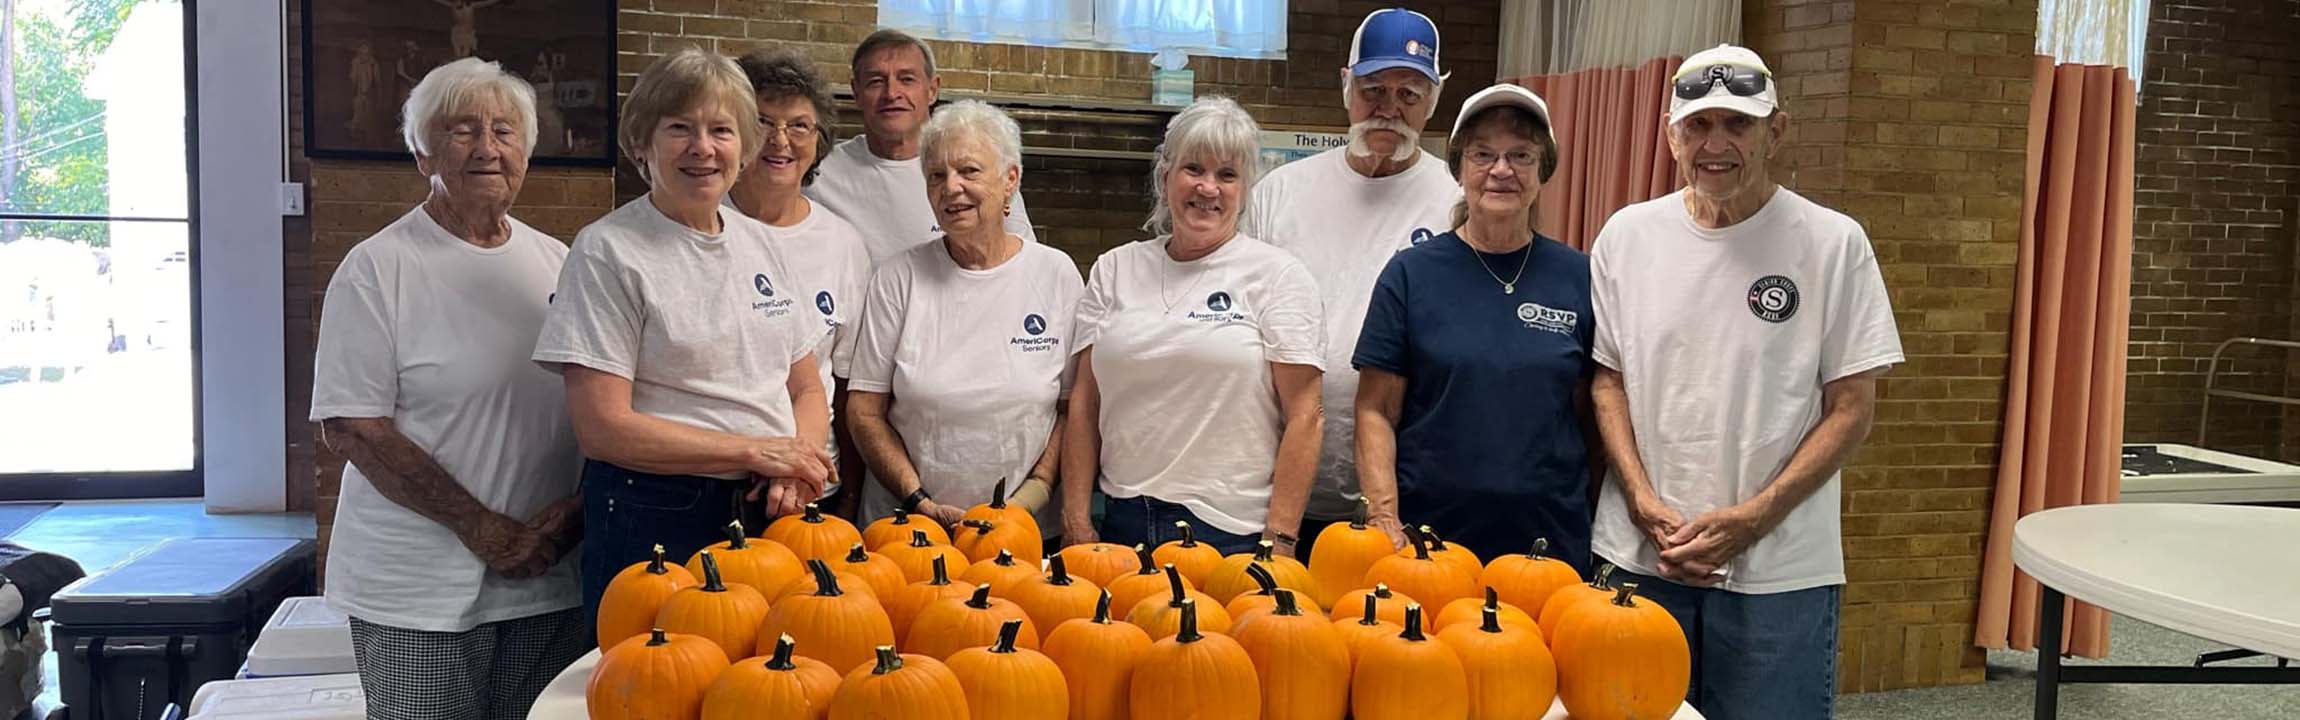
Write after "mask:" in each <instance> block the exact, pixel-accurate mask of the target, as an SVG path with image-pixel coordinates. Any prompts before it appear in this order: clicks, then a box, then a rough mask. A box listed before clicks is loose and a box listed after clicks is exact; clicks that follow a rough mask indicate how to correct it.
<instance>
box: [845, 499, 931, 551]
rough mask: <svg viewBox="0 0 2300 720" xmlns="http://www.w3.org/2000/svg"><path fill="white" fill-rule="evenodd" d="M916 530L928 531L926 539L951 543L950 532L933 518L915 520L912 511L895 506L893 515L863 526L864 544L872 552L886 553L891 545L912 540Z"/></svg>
mask: <svg viewBox="0 0 2300 720" xmlns="http://www.w3.org/2000/svg"><path fill="white" fill-rule="evenodd" d="M914 532H922V533H926V539H928V540H932V541H934V543H935V544H937V545H949V544H950V532H949V531H947V530H944V529H942V526H941V525H937V524H935V523H934V521H932V520H914V519H912V518H911V515H910V513H908V512H905V511H903V509H902V508H895V509H894V514H893V515H889V516H886V517H882V518H879V519H878V520H877V521H875V522H872V523H871V524H870V525H868V526H865V527H864V528H863V531H862V537H863V545H865V546H867V547H869V548H870V549H871V552H875V553H884V552H886V549H887V548H888V547H889V546H893V545H901V544H904V543H908V542H910V535H911V533H914Z"/></svg>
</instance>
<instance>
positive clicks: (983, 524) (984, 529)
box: [958, 520, 998, 535]
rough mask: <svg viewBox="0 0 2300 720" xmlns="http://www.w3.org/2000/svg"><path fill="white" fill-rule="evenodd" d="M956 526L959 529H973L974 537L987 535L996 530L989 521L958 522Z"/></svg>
mask: <svg viewBox="0 0 2300 720" xmlns="http://www.w3.org/2000/svg"><path fill="white" fill-rule="evenodd" d="M958 524H959V526H960V527H968V528H973V529H974V534H976V535H989V534H990V531H992V530H995V529H997V528H998V526H997V525H994V524H992V523H991V522H990V521H989V520H960V521H959V522H958Z"/></svg>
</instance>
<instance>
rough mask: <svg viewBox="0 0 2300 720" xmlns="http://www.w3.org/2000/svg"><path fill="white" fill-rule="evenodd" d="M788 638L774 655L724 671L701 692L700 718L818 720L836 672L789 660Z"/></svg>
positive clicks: (777, 643)
mask: <svg viewBox="0 0 2300 720" xmlns="http://www.w3.org/2000/svg"><path fill="white" fill-rule="evenodd" d="M796 647H797V643H796V642H795V641H793V640H791V636H789V635H784V636H782V637H779V638H776V640H775V652H774V654H773V655H771V656H769V657H767V658H765V659H763V660H762V659H759V658H751V659H748V660H743V661H740V662H737V663H735V664H733V665H730V666H728V667H727V671H726V672H722V673H719V679H718V680H717V681H715V682H712V683H711V688H710V689H709V690H705V691H703V720H822V719H823V717H824V716H826V715H829V714H830V711H831V694H832V693H836V692H838V689H839V674H838V671H835V670H832V669H831V666H829V665H824V664H823V662H822V661H821V660H816V659H814V658H803V657H795V656H794V655H793V653H792V650H793V649H795V648H796Z"/></svg>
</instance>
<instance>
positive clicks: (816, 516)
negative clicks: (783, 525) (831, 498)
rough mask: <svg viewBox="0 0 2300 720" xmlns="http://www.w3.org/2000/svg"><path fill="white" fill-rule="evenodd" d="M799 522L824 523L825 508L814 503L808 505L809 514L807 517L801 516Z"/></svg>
mask: <svg viewBox="0 0 2300 720" xmlns="http://www.w3.org/2000/svg"><path fill="white" fill-rule="evenodd" d="M799 520H800V521H801V522H807V523H816V524H820V523H821V522H822V521H823V507H822V506H821V505H816V504H814V503H807V513H806V515H804V516H801V517H800V518H799Z"/></svg>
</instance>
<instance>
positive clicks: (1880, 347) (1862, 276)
mask: <svg viewBox="0 0 2300 720" xmlns="http://www.w3.org/2000/svg"><path fill="white" fill-rule="evenodd" d="M1845 222H1846V224H1847V225H1848V226H1850V227H1848V228H1847V229H1846V234H1847V237H1846V238H1845V244H1846V245H1847V246H1848V247H1846V249H1845V255H1844V261H1843V263H1842V264H1841V265H1840V267H1842V268H1843V269H1842V270H1841V271H1839V274H1838V276H1837V277H1835V278H1831V279H1830V280H1831V281H1830V283H1829V297H1828V298H1827V301H1828V305H1827V306H1826V307H1827V308H1828V310H1827V313H1828V314H1827V315H1826V317H1827V318H1828V322H1827V324H1826V326H1825V328H1824V330H1823V334H1822V337H1821V378H1820V380H1821V382H1823V383H1829V382H1834V381H1836V380H1839V379H1843V378H1846V377H1850V376H1853V375H1857V374H1860V373H1864V372H1868V371H1870V370H1875V369H1877V368H1880V367H1885V366H1887V365H1893V364H1897V363H1900V362H1902V361H1903V360H1905V359H1906V358H1905V357H1904V356H1903V355H1902V354H1901V333H1900V327H1899V326H1898V324H1896V323H1895V322H1894V321H1893V303H1892V298H1891V297H1890V296H1888V295H1887V294H1886V292H1885V276H1884V272H1883V271H1882V270H1881V269H1879V268H1878V267H1877V254H1876V251H1875V250H1873V249H1871V248H1870V246H1869V234H1868V233H1867V232H1864V231H1863V230H1862V229H1861V226H1860V225H1859V224H1858V223H1854V222H1852V221H1851V220H1846V221H1845ZM1604 328H1605V325H1604V324H1603V323H1599V324H1598V329H1599V331H1600V332H1602V331H1603V330H1604Z"/></svg>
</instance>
